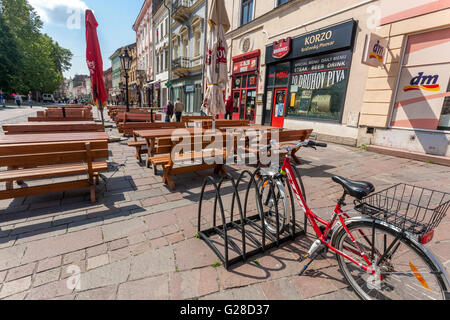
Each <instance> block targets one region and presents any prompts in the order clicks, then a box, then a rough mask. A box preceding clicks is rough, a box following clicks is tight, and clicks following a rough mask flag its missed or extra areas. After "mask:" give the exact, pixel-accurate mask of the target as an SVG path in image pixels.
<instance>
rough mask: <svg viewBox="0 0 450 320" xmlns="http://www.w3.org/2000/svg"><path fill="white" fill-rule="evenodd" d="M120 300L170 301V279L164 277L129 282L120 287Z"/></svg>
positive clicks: (166, 276) (118, 294)
mask: <svg viewBox="0 0 450 320" xmlns="http://www.w3.org/2000/svg"><path fill="white" fill-rule="evenodd" d="M117 299H118V300H168V299H169V277H168V275H162V276H158V277H154V278H147V279H142V280H136V281H129V282H126V283H123V284H121V285H120V286H119V291H118V293H117Z"/></svg>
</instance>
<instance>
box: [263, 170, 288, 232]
mask: <svg viewBox="0 0 450 320" xmlns="http://www.w3.org/2000/svg"><path fill="white" fill-rule="evenodd" d="M272 186H273V187H272ZM258 190H259V192H260V195H261V197H262V199H261V202H262V208H261V209H260V210H259V211H260V212H259V214H260V216H262V215H264V225H265V227H266V229H267V230H268V231H269V232H270V233H272V234H273V235H276V234H277V232H279V233H282V232H283V229H284V227H285V225H286V223H288V219H289V205H288V200H287V194H286V192H285V190H284V187H283V183H282V182H281V181H280V180H278V179H274V178H272V177H265V178H262V179H260V180H259V181H258ZM261 211H262V212H261ZM277 213H278V221H277ZM277 227H278V228H277Z"/></svg>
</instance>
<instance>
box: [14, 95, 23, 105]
mask: <svg viewBox="0 0 450 320" xmlns="http://www.w3.org/2000/svg"><path fill="white" fill-rule="evenodd" d="M14 99H15V100H16V104H17V106H18V107H19V108H20V107H21V106H22V96H21V95H20V94H19V93H16V95H15V96H14Z"/></svg>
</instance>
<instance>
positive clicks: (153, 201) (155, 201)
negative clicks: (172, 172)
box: [141, 196, 167, 208]
mask: <svg viewBox="0 0 450 320" xmlns="http://www.w3.org/2000/svg"><path fill="white" fill-rule="evenodd" d="M166 202H167V200H166V198H164V197H163V196H159V197H153V198H148V199H143V200H141V204H142V207H144V208H147V207H151V206H155V205H157V204H161V203H166Z"/></svg>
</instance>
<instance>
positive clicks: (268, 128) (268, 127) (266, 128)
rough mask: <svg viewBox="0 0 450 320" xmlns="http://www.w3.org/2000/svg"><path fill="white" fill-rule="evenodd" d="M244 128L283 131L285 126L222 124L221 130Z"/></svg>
mask: <svg viewBox="0 0 450 320" xmlns="http://www.w3.org/2000/svg"><path fill="white" fill-rule="evenodd" d="M228 129H231V130H233V129H234V130H244V131H249V130H256V131H263V130H280V131H283V130H284V129H283V128H277V127H271V126H264V125H251V126H243V127H241V126H229V127H228V126H220V128H219V130H228Z"/></svg>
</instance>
